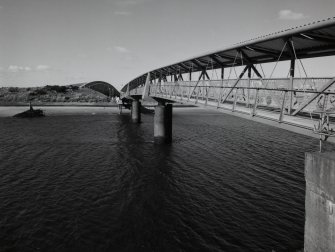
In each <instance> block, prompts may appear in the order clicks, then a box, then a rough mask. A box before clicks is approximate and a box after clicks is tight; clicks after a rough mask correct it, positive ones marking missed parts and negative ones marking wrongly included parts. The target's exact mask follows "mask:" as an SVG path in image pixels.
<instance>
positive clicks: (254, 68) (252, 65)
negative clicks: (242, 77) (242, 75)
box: [240, 49, 263, 79]
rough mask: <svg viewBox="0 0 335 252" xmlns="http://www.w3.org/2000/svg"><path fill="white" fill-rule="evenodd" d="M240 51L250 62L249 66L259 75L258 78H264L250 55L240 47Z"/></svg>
mask: <svg viewBox="0 0 335 252" xmlns="http://www.w3.org/2000/svg"><path fill="white" fill-rule="evenodd" d="M240 53H241V54H242V57H243V58H244V60H245V61H246V62H247V63H248V65H249V67H251V68H252V70H254V72H255V74H256V75H257V76H258V78H261V79H262V78H263V77H262V75H261V74H260V73H259V72H258V70H257V69H256V67H255V66H254V63H253V62H252V61H251V59H250V58H249V57H248V55H246V53H245V52H244V51H243V50H242V49H240Z"/></svg>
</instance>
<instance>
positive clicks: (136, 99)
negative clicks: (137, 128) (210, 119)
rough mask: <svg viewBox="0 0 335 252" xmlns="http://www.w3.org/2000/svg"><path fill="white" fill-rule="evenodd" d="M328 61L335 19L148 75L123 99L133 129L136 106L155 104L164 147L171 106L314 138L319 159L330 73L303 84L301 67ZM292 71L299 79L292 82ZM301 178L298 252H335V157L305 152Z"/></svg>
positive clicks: (157, 133)
mask: <svg viewBox="0 0 335 252" xmlns="http://www.w3.org/2000/svg"><path fill="white" fill-rule="evenodd" d="M334 55H335V18H329V19H327V20H323V21H319V22H315V23H312V24H308V25H305V26H301V27H296V28H293V29H288V30H285V31H281V32H277V33H273V34H270V35H267V36H263V37H259V38H257V39H254V40H249V41H246V42H242V43H239V44H236V45H234V46H231V47H228V48H225V49H223V50H220V51H215V52H211V53H208V54H204V55H200V56H198V57H194V58H191V59H187V60H184V61H180V62H177V63H175V64H171V65H168V66H165V67H161V68H158V69H155V70H152V71H150V72H148V73H145V74H142V75H140V76H138V77H137V78H135V79H133V80H132V81H130V82H129V83H127V84H126V85H125V86H124V87H123V88H122V90H121V91H122V92H123V93H122V97H123V101H125V102H126V101H128V102H129V103H131V104H132V112H131V114H132V119H133V121H134V122H140V118H141V117H140V113H141V111H140V108H141V102H142V101H143V100H145V99H146V98H147V97H151V98H153V99H155V100H156V102H157V105H156V107H155V116H154V138H155V141H157V142H171V139H172V104H173V103H176V102H178V103H182V104H191V105H196V106H199V107H207V108H212V109H217V110H220V111H222V112H225V113H229V114H233V115H237V116H240V117H244V118H247V119H249V120H255V121H259V122H262V123H267V124H270V125H273V126H276V127H280V128H283V129H287V130H292V131H295V132H298V133H304V134H307V135H313V132H314V133H317V134H318V137H320V152H321V143H322V140H327V138H328V137H331V136H335V130H334V129H335V128H334V126H335V125H334V124H335V116H334V115H335V77H334V76H335V71H333V72H332V73H330V76H331V77H330V78H310V77H309V76H308V74H307V73H306V71H305V68H304V65H303V62H302V60H303V59H306V58H320V57H325V56H334ZM281 61H287V62H288V63H289V64H288V65H289V69H287V70H288V73H289V74H288V76H287V77H283V78H272V77H273V72H274V71H275V70H276V66H277V63H278V62H281ZM268 63H272V64H273V65H274V68H273V70H272V72H271V74H270V76H269V77H267V76H265V74H264V71H263V68H262V64H268ZM299 67H300V70H301V71H302V72H303V73H304V76H302V75H301V74H300V76H297V74H296V72H297V71H296V69H298V70H299ZM236 69H237V70H236ZM241 69H242V70H241ZM217 70H219V74H218V73H217ZM227 70H228V71H227ZM239 70H241V71H240V72H239V73H238V74H236V77H235V78H233V77H232V75H231V73H232V72H234V73H236V71H239ZM227 72H228V74H227ZM298 72H299V71H298ZM246 73H247V77H246V78H244V75H245V74H246ZM251 130H252V129H251ZM332 141H333V142H334V140H332ZM305 178H306V198H305V206H306V216H305V220H306V221H305V242H304V246H305V247H304V251H335V243H334V241H335V235H334V234H335V232H334V230H335V214H334V213H335V210H334V209H335V200H334V199H335V183H334V178H335V159H334V153H313V154H311V153H307V154H306V159H305Z"/></svg>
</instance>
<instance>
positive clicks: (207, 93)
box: [205, 86, 210, 106]
mask: <svg viewBox="0 0 335 252" xmlns="http://www.w3.org/2000/svg"><path fill="white" fill-rule="evenodd" d="M209 89H210V86H209V87H208V88H206V90H207V92H206V102H205V105H206V106H207V103H208V95H209Z"/></svg>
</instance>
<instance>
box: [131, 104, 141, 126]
mask: <svg viewBox="0 0 335 252" xmlns="http://www.w3.org/2000/svg"><path fill="white" fill-rule="evenodd" d="M131 120H132V121H133V122H134V123H140V122H141V103H140V101H139V100H133V101H132V106H131Z"/></svg>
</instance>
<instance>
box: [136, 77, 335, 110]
mask: <svg viewBox="0 0 335 252" xmlns="http://www.w3.org/2000/svg"><path fill="white" fill-rule="evenodd" d="M331 81H332V79H331V78H295V79H293V88H290V85H291V79H290V78H277V79H241V80H239V81H238V84H237V85H234V84H236V82H237V80H235V79H232V80H200V81H178V82H162V83H161V84H159V83H156V84H151V85H150V91H149V95H150V96H153V97H155V96H160V97H165V98H168V99H174V100H179V101H181V102H191V103H192V102H193V103H194V104H199V105H201V104H202V105H208V106H216V107H221V106H223V107H225V106H226V105H227V104H231V105H233V106H234V107H236V106H237V105H244V106H245V107H255V106H257V107H263V108H266V109H269V110H281V109H287V110H288V108H289V106H290V103H291V101H290V99H289V97H288V96H287V95H286V97H285V93H287V94H288V93H292V109H293V111H297V110H299V112H302V113H303V112H305V113H312V112H313V111H314V110H319V109H320V108H323V109H325V110H328V109H335V85H333V82H332V83H329V82H331ZM141 90H142V89H141V88H139V89H134V90H133V92H134V93H139V92H141ZM284 98H285V99H284ZM312 98H314V99H312ZM307 103H308V104H307ZM304 104H307V105H306V106H304V107H302V106H303V105H304ZM300 108H301V109H300ZM232 109H235V108H232Z"/></svg>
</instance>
